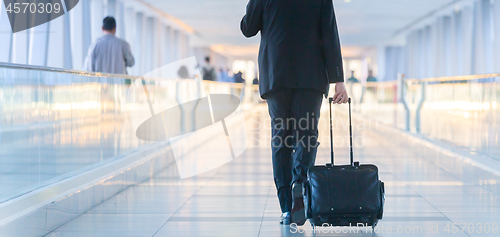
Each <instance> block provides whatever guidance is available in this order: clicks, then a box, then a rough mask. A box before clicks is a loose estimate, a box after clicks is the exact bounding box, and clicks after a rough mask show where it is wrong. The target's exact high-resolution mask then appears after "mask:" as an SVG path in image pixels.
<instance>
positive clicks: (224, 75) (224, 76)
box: [217, 68, 234, 82]
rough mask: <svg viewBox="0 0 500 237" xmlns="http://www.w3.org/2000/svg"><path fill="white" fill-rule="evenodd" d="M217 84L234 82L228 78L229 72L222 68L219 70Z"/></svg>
mask: <svg viewBox="0 0 500 237" xmlns="http://www.w3.org/2000/svg"><path fill="white" fill-rule="evenodd" d="M217 81H219V82H234V80H233V79H232V78H231V77H230V76H229V72H228V71H227V70H225V69H224V68H221V69H220V70H219V79H218V80H217Z"/></svg>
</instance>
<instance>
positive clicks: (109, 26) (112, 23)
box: [102, 16, 116, 30]
mask: <svg viewBox="0 0 500 237" xmlns="http://www.w3.org/2000/svg"><path fill="white" fill-rule="evenodd" d="M102 28H103V29H104V30H113V29H115V28H116V20H115V18H114V17H112V16H107V17H106V18H104V20H102Z"/></svg>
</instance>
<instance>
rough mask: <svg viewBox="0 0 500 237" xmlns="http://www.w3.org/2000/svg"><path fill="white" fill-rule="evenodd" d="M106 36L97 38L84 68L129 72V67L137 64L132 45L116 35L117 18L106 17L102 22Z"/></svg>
mask: <svg viewBox="0 0 500 237" xmlns="http://www.w3.org/2000/svg"><path fill="white" fill-rule="evenodd" d="M102 32H103V33H104V36H102V37H101V38H99V39H97V41H96V42H94V43H93V44H92V45H91V46H90V47H89V51H88V54H87V58H86V59H85V63H84V66H83V68H84V70H86V71H89V72H103V73H116V74H127V67H132V66H134V64H135V60H134V56H133V55H132V52H131V50H130V45H129V44H128V43H127V42H126V41H125V40H122V39H119V38H117V37H116V36H115V34H116V20H115V18H113V17H110V16H108V17H106V18H104V20H103V22H102Z"/></svg>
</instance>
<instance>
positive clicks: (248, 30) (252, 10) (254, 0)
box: [241, 0, 264, 37]
mask: <svg viewBox="0 0 500 237" xmlns="http://www.w3.org/2000/svg"><path fill="white" fill-rule="evenodd" d="M263 10H264V8H263V6H262V0H250V2H249V3H248V5H247V14H246V15H245V16H244V17H243V19H242V20H241V32H242V33H243V35H245V36H246V37H253V36H255V35H256V34H257V33H259V31H260V30H261V29H262V11H263Z"/></svg>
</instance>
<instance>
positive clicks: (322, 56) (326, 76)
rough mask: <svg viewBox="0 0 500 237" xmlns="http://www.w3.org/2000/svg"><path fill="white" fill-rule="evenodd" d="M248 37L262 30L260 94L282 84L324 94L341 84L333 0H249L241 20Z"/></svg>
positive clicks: (263, 96)
mask: <svg viewBox="0 0 500 237" xmlns="http://www.w3.org/2000/svg"><path fill="white" fill-rule="evenodd" d="M241 31H242V32H243V34H244V35H245V36H246V37H253V36H255V35H256V34H257V33H258V32H259V31H260V32H261V44H260V52H259V71H260V84H259V89H260V94H261V96H262V98H265V94H266V93H268V92H271V91H274V90H277V89H280V88H295V89H314V90H318V91H321V92H324V93H325V95H327V93H328V89H329V84H330V83H335V82H343V81H344V75H343V68H342V54H341V51H340V40H339V35H338V30H337V23H336V20H335V12H334V9H333V2H332V0H250V2H249V3H248V6H247V14H246V15H245V16H244V17H243V20H242V21H241Z"/></svg>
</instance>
